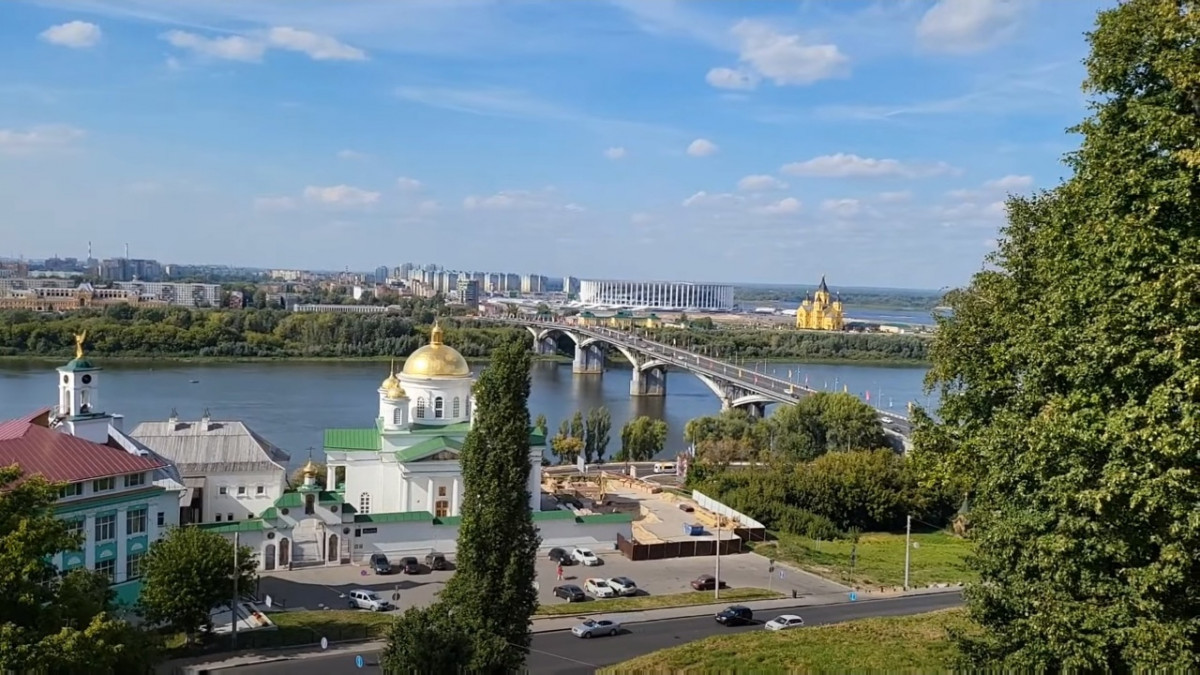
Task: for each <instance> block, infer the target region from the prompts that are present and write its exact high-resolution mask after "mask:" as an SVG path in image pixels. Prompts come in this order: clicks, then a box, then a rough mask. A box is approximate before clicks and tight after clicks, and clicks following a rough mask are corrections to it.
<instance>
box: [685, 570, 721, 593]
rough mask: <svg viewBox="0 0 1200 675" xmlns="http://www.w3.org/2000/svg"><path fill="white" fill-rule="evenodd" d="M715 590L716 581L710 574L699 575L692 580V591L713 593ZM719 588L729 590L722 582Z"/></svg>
mask: <svg viewBox="0 0 1200 675" xmlns="http://www.w3.org/2000/svg"><path fill="white" fill-rule="evenodd" d="M716 588H717V580H716V578H715V577H713V575H711V574H701V575H700V576H698V577H696V578H695V579H692V589H693V590H697V591H713V590H716ZM721 588H729V585H728V584H726V583H725V582H724V581H722V582H721Z"/></svg>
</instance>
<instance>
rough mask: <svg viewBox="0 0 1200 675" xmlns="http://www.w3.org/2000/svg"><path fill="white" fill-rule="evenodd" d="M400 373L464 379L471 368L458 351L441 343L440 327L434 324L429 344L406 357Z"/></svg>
mask: <svg viewBox="0 0 1200 675" xmlns="http://www.w3.org/2000/svg"><path fill="white" fill-rule="evenodd" d="M402 372H403V374H405V375H410V376H413V377H466V376H468V375H470V374H471V367H470V366H469V365H467V360H466V359H464V358H463V355H462V354H459V353H458V350H456V349H455V348H453V347H448V346H446V345H445V344H443V343H442V327H441V325H440V324H438V323H434V324H433V330H432V331H431V332H430V333H429V344H427V345H425V346H424V347H421V348H420V349H418V350H417V351H415V352H413V353H412V355H410V356H409V357H408V360H407V361H405V362H404V370H403V371H402Z"/></svg>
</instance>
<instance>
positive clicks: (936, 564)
mask: <svg viewBox="0 0 1200 675" xmlns="http://www.w3.org/2000/svg"><path fill="white" fill-rule="evenodd" d="M912 541H913V549H912V560H911V580H910V584H911V585H913V586H927V585H929V584H935V583H958V582H967V581H973V580H974V579H975V576H974V572H973V571H972V570H970V569H968V568H967V564H966V556H967V554H969V553H970V550H971V544H970V542H969V541H967V540H965V539H962V538H960V537H956V536H954V535H953V534H948V533H944V532H935V533H931V534H914V535H912ZM852 547H853V544H852V543H851V542H850V541H849V540H839V541H814V540H812V539H809V538H807V537H797V536H793V535H786V534H784V535H779V539H778V541H773V542H767V543H765V544H756V545H755V547H754V550H755V551H756V552H757V553H760V554H762V555H765V556H767V557H773V558H776V559H778V560H780V561H784V562H789V563H791V564H794V565H796V566H797V567H800V568H802V569H805V570H808V571H809V572H813V573H814V574H819V575H820V576H823V577H825V578H827V579H832V580H834V581H837V582H839V583H844V584H850V585H857V586H862V587H870V586H901V585H903V584H904V535H903V534H879V533H870V534H864V535H862V537H861V538H860V539H859V542H858V555H857V559H856V561H855V564H854V571H853V573H851V571H850V551H851V548H852Z"/></svg>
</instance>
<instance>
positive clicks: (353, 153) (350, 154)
mask: <svg viewBox="0 0 1200 675" xmlns="http://www.w3.org/2000/svg"><path fill="white" fill-rule="evenodd" d="M337 156H338V159H366V158H367V155H366V153H363V152H359V151H357V150H350V149H346V150H338V153H337Z"/></svg>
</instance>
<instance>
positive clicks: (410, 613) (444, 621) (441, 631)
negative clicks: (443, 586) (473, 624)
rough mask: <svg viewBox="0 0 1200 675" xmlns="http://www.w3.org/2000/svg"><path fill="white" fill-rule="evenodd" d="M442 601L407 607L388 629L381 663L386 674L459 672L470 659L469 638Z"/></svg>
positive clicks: (448, 607)
mask: <svg viewBox="0 0 1200 675" xmlns="http://www.w3.org/2000/svg"><path fill="white" fill-rule="evenodd" d="M449 609H450V606H449V605H448V604H447V603H444V602H441V603H436V604H434V605H431V606H428V607H411V608H409V609H408V610H406V611H405V612H404V613H403V614H401V615H400V617H399V618H397V619H396V621H395V623H393V624H392V627H391V629H390V630H389V631H388V639H387V646H386V647H385V648H384V650H383V654H382V655H381V656H380V659H379V663H380V666H382V667H383V671H384V672H387V673H421V674H423V673H446V674H451V673H460V672H464V670H463V668H464V664H467V663H469V662H470V660H471V642H470V637H469V636H468V635H466V634H465V633H463V631H462V629H461V627H460V625H459V624H458V623H456V622H455V618H454V617H453V616H451V614H450V612H449Z"/></svg>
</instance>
